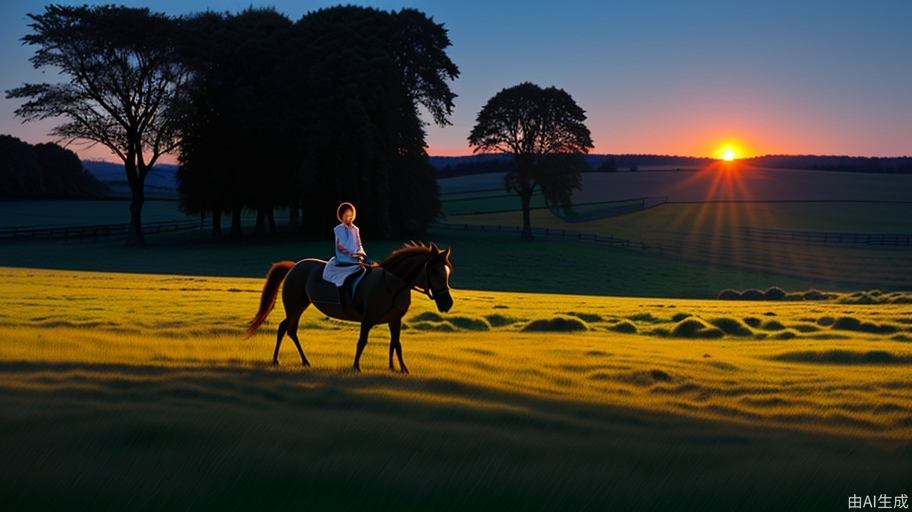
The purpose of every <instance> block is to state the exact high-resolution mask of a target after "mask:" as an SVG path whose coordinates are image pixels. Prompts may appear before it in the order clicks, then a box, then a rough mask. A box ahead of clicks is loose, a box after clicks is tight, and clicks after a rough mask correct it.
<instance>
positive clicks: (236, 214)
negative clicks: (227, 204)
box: [231, 206, 241, 236]
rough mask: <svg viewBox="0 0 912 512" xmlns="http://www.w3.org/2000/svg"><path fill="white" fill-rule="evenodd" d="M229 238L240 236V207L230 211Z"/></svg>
mask: <svg viewBox="0 0 912 512" xmlns="http://www.w3.org/2000/svg"><path fill="white" fill-rule="evenodd" d="M231 236H241V207H240V206H235V207H234V208H233V209H232V210H231Z"/></svg>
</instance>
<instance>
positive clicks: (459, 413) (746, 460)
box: [0, 267, 912, 510]
mask: <svg viewBox="0 0 912 512" xmlns="http://www.w3.org/2000/svg"><path fill="white" fill-rule="evenodd" d="M458 272H459V269H458V268H457V273H458ZM455 275H456V274H454V278H455ZM0 279H2V280H3V282H4V286H3V287H2V288H0V302H2V303H3V304H4V308H3V309H2V310H0V337H2V340H3V343H2V344H0V365H2V367H3V371H2V372H0V404H2V406H0V413H2V417H3V421H2V422H0V425H2V441H3V442H2V443H0V456H2V458H3V460H4V461H5V464H3V465H2V466H0V471H2V473H3V474H2V475H0V496H2V498H3V502H4V503H5V504H7V505H6V506H9V507H11V509H20V508H26V507H28V508H44V507H54V506H57V507H59V506H61V504H63V503H65V504H66V506H67V508H92V509H121V510H122V509H124V508H129V509H131V510H134V509H148V508H164V507H167V508H174V507H178V508H220V509H228V510H238V509H244V508H250V507H256V508H261V509H262V508H271V509H296V510H300V509H301V508H305V509H306V508H308V507H314V506H322V507H323V508H326V507H331V508H333V509H334V510H363V509H365V508H367V509H371V510H379V509H393V508H396V509H421V510H457V509H459V510H463V509H467V508H470V507H476V508H486V509H491V508H498V509H503V508H522V509H524V510H553V509H556V508H560V509H592V510H601V509H604V508H606V507H629V506H637V507H639V508H645V509H657V510H659V509H661V510H667V509H673V510H681V509H700V510H732V509H737V508H739V507H741V506H743V505H744V504H746V503H750V504H751V506H752V508H765V509H773V508H774V507H775V508H784V507H787V508H789V509H801V510H811V509H834V508H842V507H844V506H845V503H846V501H845V500H846V499H847V497H848V496H849V495H851V494H853V493H858V494H863V493H870V494H875V493H881V492H884V493H892V494H897V495H898V494H900V493H901V492H905V493H907V494H908V491H909V489H908V483H909V481H908V478H907V476H908V475H909V474H912V393H910V389H912V381H910V379H909V369H910V365H912V345H910V343H909V342H910V340H912V304H909V303H907V302H906V303H903V302H904V299H903V300H900V299H902V298H903V297H905V298H908V297H907V296H906V295H901V294H893V295H889V294H879V293H877V292H874V296H883V297H887V296H889V297H893V298H896V299H897V300H896V301H894V302H895V303H889V304H883V303H882V304H857V303H854V302H858V301H857V300H854V299H853V296H851V295H839V296H837V297H835V298H833V299H832V300H827V301H800V302H799V301H721V300H690V299H667V298H655V297H652V298H649V297H640V298H632V297H611V296H589V295H568V294H547V293H517V292H498V291H480V290H471V289H464V288H456V289H454V291H453V295H454V298H455V300H456V306H455V308H454V310H453V312H451V313H450V314H447V315H438V314H437V313H435V312H434V311H433V304H432V303H430V302H428V301H425V300H419V298H418V297H417V296H416V297H415V300H414V307H413V309H412V311H410V313H409V314H408V315H407V316H406V329H405V331H404V333H403V349H404V356H405V358H406V360H407V364H408V365H409V368H410V370H411V371H412V373H411V374H410V375H400V374H397V373H392V372H390V371H389V370H388V369H387V361H386V357H387V339H388V338H387V332H386V330H385V329H384V328H381V327H377V328H375V330H374V331H373V332H372V337H371V341H370V342H369V344H368V346H367V349H366V351H365V354H364V358H363V359H362V368H363V370H364V373H362V374H360V375H358V374H354V373H353V372H351V371H350V370H349V369H348V368H349V367H350V364H351V360H352V357H353V354H354V344H355V339H356V337H357V325H356V324H349V323H344V322H338V321H334V320H330V319H327V318H325V317H324V316H322V315H321V314H319V313H318V312H316V311H315V310H309V311H307V312H305V313H304V317H303V321H302V324H303V326H302V336H301V339H302V343H303V346H304V350H305V351H306V352H307V354H308V358H309V359H310V360H311V362H312V364H313V365H314V366H313V367H312V368H302V367H301V366H300V360H299V359H298V356H297V354H296V352H295V350H294V348H293V345H292V344H291V343H290V342H289V341H288V340H286V342H285V344H284V346H283V348H282V352H281V354H280V361H281V365H280V366H279V367H278V368H273V367H271V365H269V362H270V357H271V351H272V347H273V345H274V332H273V329H274V327H275V325H276V324H277V323H278V321H279V320H280V319H281V318H280V312H279V311H281V309H280V308H278V309H277V311H275V312H273V316H272V317H270V322H269V323H268V324H267V325H265V326H264V327H263V328H262V329H261V331H260V332H259V333H258V334H257V335H256V336H254V337H253V338H251V339H249V340H244V339H242V331H243V328H244V322H245V321H246V320H247V319H249V318H250V316H252V314H253V312H254V310H255V309H256V304H257V301H258V298H259V292H260V289H261V286H262V281H261V279H258V278H237V277H209V276H188V275H168V274H135V273H134V274H120V273H113V272H106V273H96V272H77V271H61V270H40V269H29V268H10V267H4V268H0ZM854 297H857V296H854Z"/></svg>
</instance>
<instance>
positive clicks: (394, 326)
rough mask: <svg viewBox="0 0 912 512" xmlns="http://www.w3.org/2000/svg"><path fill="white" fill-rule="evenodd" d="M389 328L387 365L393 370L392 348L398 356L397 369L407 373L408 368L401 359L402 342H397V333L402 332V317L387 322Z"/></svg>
mask: <svg viewBox="0 0 912 512" xmlns="http://www.w3.org/2000/svg"><path fill="white" fill-rule="evenodd" d="M389 328H390V352H389V367H390V370H395V369H396V368H395V367H393V350H395V351H396V355H397V357H398V358H399V371H401V372H402V373H408V372H409V371H408V368H406V366H405V361H403V360H402V343H400V342H399V334H400V333H401V332H402V317H399V318H396V319H394V320H391V321H390V323H389Z"/></svg>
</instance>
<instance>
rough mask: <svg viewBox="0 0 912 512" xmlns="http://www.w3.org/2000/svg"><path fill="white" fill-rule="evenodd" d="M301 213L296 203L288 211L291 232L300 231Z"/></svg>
mask: <svg viewBox="0 0 912 512" xmlns="http://www.w3.org/2000/svg"><path fill="white" fill-rule="evenodd" d="M300 218H301V211H300V210H299V209H298V203H297V201H295V202H294V203H293V204H292V205H291V208H289V209H288V227H289V228H291V231H297V230H298V227H299V226H298V224H299V223H300Z"/></svg>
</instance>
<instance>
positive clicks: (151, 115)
mask: <svg viewBox="0 0 912 512" xmlns="http://www.w3.org/2000/svg"><path fill="white" fill-rule="evenodd" d="M28 16H29V18H31V19H32V20H33V23H31V24H30V25H29V27H31V29H32V33H31V34H28V35H26V36H25V37H23V38H22V40H23V42H25V43H27V44H31V45H35V46H37V49H36V51H35V54H34V56H32V57H31V59H30V60H31V62H32V64H33V65H34V67H35V68H36V69H38V68H42V67H53V68H56V69H57V70H59V71H60V72H62V73H63V74H66V75H68V76H69V81H68V82H63V83H57V84H49V83H37V84H25V85H23V86H21V87H18V88H15V89H13V90H10V91H7V92H6V95H7V98H25V99H27V100H28V101H26V103H24V104H23V105H22V106H20V107H19V108H18V109H16V115H17V116H20V117H22V118H24V119H25V120H27V121H31V120H35V119H45V118H49V117H63V118H65V119H66V120H67V121H66V122H64V123H63V124H61V125H58V126H57V127H56V128H54V130H53V134H55V135H57V136H59V138H60V140H61V141H67V142H68V143H69V142H72V141H75V140H85V141H90V142H91V143H92V145H94V144H96V143H99V144H103V145H104V146H107V147H108V148H109V149H110V150H111V151H112V152H113V153H114V154H116V155H117V156H118V157H119V158H120V159H121V160H123V162H124V171H125V172H126V177H127V182H128V183H129V185H130V189H131V191H132V201H131V203H130V217H131V226H132V229H131V238H130V241H131V242H133V243H141V242H142V240H143V237H142V219H141V214H142V206H143V202H144V200H145V197H144V186H145V179H146V176H147V175H148V173H149V171H150V170H151V169H152V168H153V166H154V165H155V162H156V161H158V159H159V157H160V156H161V155H163V154H165V153H168V152H170V151H171V150H173V149H174V148H175V147H176V145H177V142H178V140H179V133H178V130H177V126H178V121H179V119H178V118H179V111H180V110H179V108H178V105H179V103H180V102H179V94H180V91H181V85H182V84H183V82H184V81H185V79H186V77H187V71H186V69H185V68H184V67H183V66H181V65H180V63H179V61H178V60H177V58H176V57H177V55H176V51H175V49H176V47H177V44H175V43H176V42H177V40H178V39H179V23H178V22H177V21H176V20H174V19H173V18H170V17H167V16H165V15H164V14H160V13H152V12H150V11H149V9H147V8H128V7H122V6H113V5H104V6H94V7H89V6H81V7H67V6H62V5H48V6H46V7H45V10H44V13H42V14H29V15H28Z"/></svg>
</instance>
